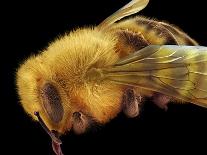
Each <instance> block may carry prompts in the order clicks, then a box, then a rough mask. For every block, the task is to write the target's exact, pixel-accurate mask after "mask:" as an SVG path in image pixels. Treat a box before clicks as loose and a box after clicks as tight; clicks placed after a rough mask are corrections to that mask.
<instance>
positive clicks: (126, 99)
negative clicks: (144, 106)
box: [123, 89, 141, 118]
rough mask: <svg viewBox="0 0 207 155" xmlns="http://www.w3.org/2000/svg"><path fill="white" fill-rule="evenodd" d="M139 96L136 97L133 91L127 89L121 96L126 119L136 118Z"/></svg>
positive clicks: (139, 101)
mask: <svg viewBox="0 0 207 155" xmlns="http://www.w3.org/2000/svg"><path fill="white" fill-rule="evenodd" d="M140 103H141V96H140V95H136V94H135V92H134V90H133V89H127V90H126V91H125V93H124V95H123V112H124V113H125V114H126V116H128V117H131V118H132V117H136V116H138V114H139V104H140Z"/></svg>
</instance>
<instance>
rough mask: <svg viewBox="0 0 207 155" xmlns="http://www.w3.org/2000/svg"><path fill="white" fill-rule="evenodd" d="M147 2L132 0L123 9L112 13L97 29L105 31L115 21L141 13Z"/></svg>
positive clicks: (144, 0) (146, 0) (145, 0)
mask: <svg viewBox="0 0 207 155" xmlns="http://www.w3.org/2000/svg"><path fill="white" fill-rule="evenodd" d="M148 2H149V0H132V1H131V2H129V3H128V4H126V5H125V6H124V7H122V8H121V9H119V10H118V11H116V12H115V13H113V14H112V15H111V16H109V17H108V18H106V19H105V20H104V21H103V22H102V23H100V24H99V25H98V28H99V29H105V28H107V27H108V26H110V25H111V24H113V23H115V22H116V21H118V20H120V19H122V18H124V17H126V16H129V15H132V14H135V13H137V12H139V11H141V10H142V9H144V8H145V7H146V6H147V4H148Z"/></svg>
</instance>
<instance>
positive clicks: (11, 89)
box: [1, 0, 207, 155]
mask: <svg viewBox="0 0 207 155" xmlns="http://www.w3.org/2000/svg"><path fill="white" fill-rule="evenodd" d="M127 2H129V0H97V1H92V0H87V1H77V2H74V1H73V2H71V1H69V0H68V1H67V2H66V1H56V2H48V3H47V4H43V2H31V1H28V2H22V3H21V2H16V3H15V2H8V4H4V5H1V7H3V8H4V9H5V10H4V11H2V13H1V16H2V15H3V17H2V18H1V20H3V22H2V23H1V25H3V28H2V29H1V30H2V31H3V32H2V34H3V33H4V34H5V33H6V35H5V36H4V37H3V36H2V38H3V39H4V41H3V42H2V43H3V44H2V45H1V48H3V47H4V46H5V47H6V48H5V49H3V50H1V63H2V64H1V73H2V74H1V78H3V79H2V80H1V86H3V87H1V88H3V89H2V93H1V96H2V97H1V98H2V99H3V100H1V115H2V116H1V118H2V119H1V120H2V121H1V128H3V132H2V133H1V134H2V136H1V137H6V138H5V139H4V138H3V139H4V140H3V139H2V138H1V139H2V142H3V143H4V145H5V147H4V145H3V147H2V145H1V148H2V149H3V150H6V151H8V153H6V154H13V153H11V151H15V154H22V155H24V154H53V153H52V149H51V146H50V138H49V137H48V135H46V133H45V132H44V131H43V130H42V128H41V127H40V126H39V124H37V123H34V122H32V121H31V120H30V118H28V117H27V116H26V114H25V113H24V111H23V110H22V108H21V106H20V104H19V102H18V97H17V94H16V90H15V71H16V69H17V67H18V65H19V64H20V63H21V62H22V61H23V60H24V59H26V58H27V57H28V56H30V55H31V54H32V53H37V52H38V51H39V50H42V49H44V48H45V47H46V46H47V44H48V42H51V41H52V40H54V39H55V38H56V37H57V36H58V35H61V34H64V32H65V31H70V30H72V29H74V28H75V27H81V26H87V25H97V24H98V23H100V22H101V21H102V20H103V19H105V18H106V17H107V16H109V15H110V14H112V13H113V12H115V11H116V10H117V9H119V8H120V7H122V6H123V5H124V4H126V3H127ZM204 3H205V2H204V1H203V0H197V1H188V0H182V1H181V0H170V1H167V0H151V2H150V3H149V5H148V6H147V8H146V9H144V10H143V11H141V12H140V14H141V15H145V16H148V17H154V18H157V19H160V20H166V21H169V22H170V23H173V24H176V25H178V26H179V27H180V28H182V29H183V30H184V31H185V32H187V33H188V34H189V35H190V36H192V37H193V38H195V39H196V40H197V41H198V42H199V43H200V44H201V45H204V46H207V42H206V40H207V31H206V28H207V23H206V13H205V12H206V8H205V4H204ZM206 120H207V110H206V109H204V108H201V107H198V106H195V105H192V104H189V105H173V104H170V105H169V110H168V111H167V112H164V111H163V110H161V109H159V108H157V107H156V106H155V105H153V104H152V103H151V102H150V101H147V102H146V105H145V106H144V107H143V109H142V112H141V115H140V116H139V117H138V118H134V119H129V118H126V117H125V116H124V115H123V114H120V115H119V116H118V117H117V118H116V119H114V120H113V121H111V122H110V123H108V124H106V125H105V126H103V127H96V128H95V129H93V130H92V131H90V132H88V133H86V134H84V135H79V136H77V135H74V134H73V133H69V134H68V135H67V136H65V137H63V138H62V140H63V146H62V148H63V151H64V153H65V155H68V154H72V153H77V154H82V153H91V154H97V153H112V152H115V153H117V154H119V153H124V152H125V153H127V154H131V153H132V152H133V151H135V152H136V154H141V152H144V153H147V152H149V151H153V153H166V154H169V153H181V151H182V152H184V153H187V152H191V151H196V152H195V153H194V154H199V153H198V152H200V151H205V153H204V154H206V152H207V151H206V139H207V127H206V122H207V121H206Z"/></svg>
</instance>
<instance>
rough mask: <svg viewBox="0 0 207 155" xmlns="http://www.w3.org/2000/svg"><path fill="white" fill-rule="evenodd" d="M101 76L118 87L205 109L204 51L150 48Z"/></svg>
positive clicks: (206, 60) (206, 67) (206, 55)
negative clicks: (119, 85) (164, 95)
mask: <svg viewBox="0 0 207 155" xmlns="http://www.w3.org/2000/svg"><path fill="white" fill-rule="evenodd" d="M102 73H103V75H104V77H105V78H107V79H109V80H111V81H114V82H116V83H119V84H124V85H132V86H137V87H142V88H145V89H148V90H152V91H155V92H160V93H163V94H166V95H169V96H172V97H175V98H178V99H181V100H184V101H187V102H192V103H195V104H198V105H200V106H205V107H207V47H202V46H176V45H161V46H160V45H150V46H148V47H146V48H144V49H142V50H139V51H137V52H135V53H133V54H131V55H129V56H128V57H126V58H124V59H123V60H120V61H119V62H117V63H116V64H115V65H114V66H112V67H109V68H107V69H103V70H102Z"/></svg>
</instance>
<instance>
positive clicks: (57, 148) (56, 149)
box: [52, 141, 63, 155]
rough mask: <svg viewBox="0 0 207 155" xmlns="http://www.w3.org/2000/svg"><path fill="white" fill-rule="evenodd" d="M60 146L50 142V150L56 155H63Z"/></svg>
mask: <svg viewBox="0 0 207 155" xmlns="http://www.w3.org/2000/svg"><path fill="white" fill-rule="evenodd" d="M60 145H61V144H60V143H57V142H55V141H52V148H53V151H54V152H55V154H56V155H63V153H62V150H61V147H60Z"/></svg>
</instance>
